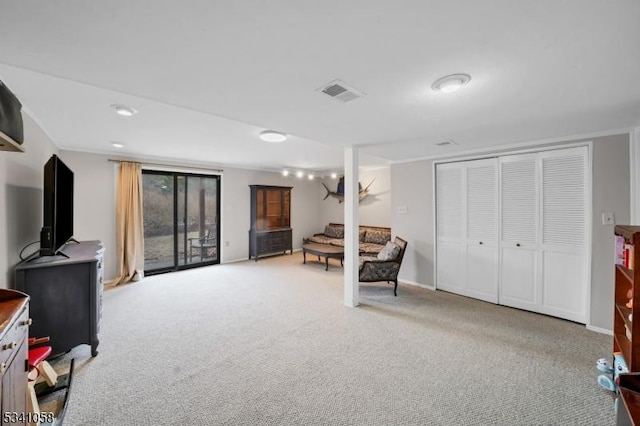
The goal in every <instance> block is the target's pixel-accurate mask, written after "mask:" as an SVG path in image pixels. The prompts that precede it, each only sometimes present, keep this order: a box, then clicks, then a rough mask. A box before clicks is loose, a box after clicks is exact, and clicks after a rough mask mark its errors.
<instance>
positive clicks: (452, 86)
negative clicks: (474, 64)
mask: <svg viewBox="0 0 640 426" xmlns="http://www.w3.org/2000/svg"><path fill="white" fill-rule="evenodd" d="M469 81H471V76H470V75H468V74H451V75H446V76H444V77H442V78H439V79H437V80H436V81H435V82H434V83H433V84H432V85H431V88H432V89H433V90H435V91H436V92H443V93H452V92H455V91H456V90H458V89H459V88H461V87H462V86H464V85H465V84H467V83H469Z"/></svg>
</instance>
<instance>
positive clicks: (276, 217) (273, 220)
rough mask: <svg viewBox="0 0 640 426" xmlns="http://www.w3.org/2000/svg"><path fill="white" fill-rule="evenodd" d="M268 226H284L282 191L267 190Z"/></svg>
mask: <svg viewBox="0 0 640 426" xmlns="http://www.w3.org/2000/svg"><path fill="white" fill-rule="evenodd" d="M266 209H267V228H268V229H274V228H281V227H282V191H280V190H274V189H270V190H267V206H266Z"/></svg>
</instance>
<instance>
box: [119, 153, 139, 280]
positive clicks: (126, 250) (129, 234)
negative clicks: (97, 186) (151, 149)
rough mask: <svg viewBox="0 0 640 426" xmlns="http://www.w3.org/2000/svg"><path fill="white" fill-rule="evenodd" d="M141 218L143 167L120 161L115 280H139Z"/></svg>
mask: <svg viewBox="0 0 640 426" xmlns="http://www.w3.org/2000/svg"><path fill="white" fill-rule="evenodd" d="M143 231H144V225H143V221H142V167H141V165H140V163H130V162H126V161H122V162H121V163H120V171H119V173H118V192H117V195H116V250H117V253H116V255H117V256H118V277H117V278H116V279H115V281H114V284H116V285H117V284H122V283H126V282H130V281H139V280H140V279H141V278H142V277H143V269H144V232H143Z"/></svg>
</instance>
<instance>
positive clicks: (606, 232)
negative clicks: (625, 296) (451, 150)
mask: <svg viewBox="0 0 640 426" xmlns="http://www.w3.org/2000/svg"><path fill="white" fill-rule="evenodd" d="M592 141H593V211H592V216H593V224H592V235H593V241H592V246H593V250H592V265H591V266H592V268H591V269H592V270H591V312H590V315H591V318H590V324H589V325H591V326H594V327H597V328H602V329H606V330H611V329H612V325H613V324H612V321H613V280H614V267H613V258H612V256H613V255H612V253H613V245H614V237H613V228H612V227H611V226H605V225H602V223H601V220H600V218H601V215H602V213H603V212H611V213H613V214H614V216H615V219H616V222H617V223H619V224H628V223H629V221H630V217H629V212H630V196H629V194H630V190H629V185H630V174H629V163H630V161H629V134H622V135H613V136H606V137H599V138H594V139H592ZM569 142H577V141H566V142H563V143H569ZM559 144H561V143H556V144H553V145H559ZM501 152H504V151H501ZM391 176H392V179H391V193H392V205H391V209H392V216H391V223H392V227H393V230H394V233H396V234H397V235H400V236H405V237H406V239H407V241H408V243H409V244H408V246H407V253H406V254H405V260H404V261H403V264H402V268H401V269H400V274H399V278H400V280H401V281H406V282H411V283H417V284H421V285H425V286H429V287H433V285H434V283H433V272H434V263H433V260H434V231H433V224H434V217H433V162H432V161H429V160H423V161H416V162H411V163H402V164H395V165H392V166H391ZM403 206H406V207H407V214H400V213H398V211H397V208H398V207H403Z"/></svg>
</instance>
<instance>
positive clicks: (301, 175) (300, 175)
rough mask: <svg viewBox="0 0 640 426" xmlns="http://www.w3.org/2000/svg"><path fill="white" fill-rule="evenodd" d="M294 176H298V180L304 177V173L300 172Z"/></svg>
mask: <svg viewBox="0 0 640 426" xmlns="http://www.w3.org/2000/svg"><path fill="white" fill-rule="evenodd" d="M296 176H298V177H299V178H301V177H303V176H304V172H302V171H300V172H298V173H296Z"/></svg>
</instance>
